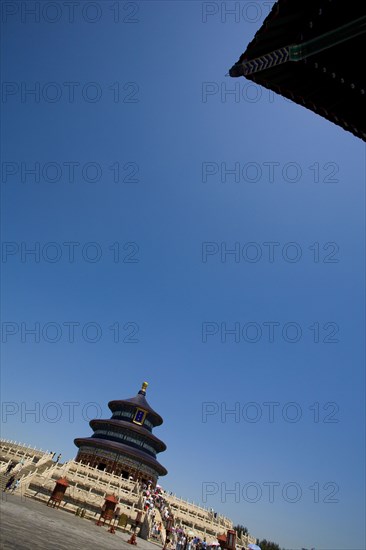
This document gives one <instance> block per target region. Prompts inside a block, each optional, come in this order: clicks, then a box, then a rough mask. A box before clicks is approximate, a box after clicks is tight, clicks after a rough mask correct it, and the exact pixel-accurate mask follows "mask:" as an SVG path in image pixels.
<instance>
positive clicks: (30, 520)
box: [0, 493, 161, 550]
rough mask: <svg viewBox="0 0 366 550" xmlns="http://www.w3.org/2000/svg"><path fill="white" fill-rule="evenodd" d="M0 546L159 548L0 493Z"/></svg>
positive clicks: (9, 549)
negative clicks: (135, 542)
mask: <svg viewBox="0 0 366 550" xmlns="http://www.w3.org/2000/svg"><path fill="white" fill-rule="evenodd" d="M0 522H1V535H0V548H1V549H2V550H13V549H16V550H33V549H34V550H84V549H85V550H94V549H95V550H114V549H117V548H118V549H119V550H132V549H133V548H136V549H137V550H158V549H159V548H161V545H159V546H158V545H156V544H153V543H151V542H147V541H145V540H142V539H140V538H137V546H131V545H130V544H128V543H127V540H128V539H129V538H130V535H129V534H128V533H122V532H117V533H116V534H114V535H112V534H111V533H108V527H106V526H105V527H103V526H101V527H97V526H96V525H95V523H94V522H93V521H90V520H86V519H83V518H79V517H78V516H75V515H73V514H70V513H69V512H65V511H63V510H62V509H60V510H56V509H54V508H49V507H47V506H46V505H45V504H44V503H41V502H37V501H35V500H32V499H28V498H24V497H23V498H21V497H20V496H17V495H12V494H8V493H1V500H0Z"/></svg>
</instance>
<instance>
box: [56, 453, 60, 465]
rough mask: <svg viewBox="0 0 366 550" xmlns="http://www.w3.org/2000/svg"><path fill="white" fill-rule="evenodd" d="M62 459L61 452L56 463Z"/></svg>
mask: <svg viewBox="0 0 366 550" xmlns="http://www.w3.org/2000/svg"><path fill="white" fill-rule="evenodd" d="M60 460H61V453H60V454H58V455H57V458H56V464H57V463H58V462H60Z"/></svg>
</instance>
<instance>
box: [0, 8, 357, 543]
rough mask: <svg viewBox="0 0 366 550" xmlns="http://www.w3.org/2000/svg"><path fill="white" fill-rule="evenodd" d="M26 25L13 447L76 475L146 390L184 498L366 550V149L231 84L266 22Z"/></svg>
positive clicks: (16, 145)
mask: <svg viewBox="0 0 366 550" xmlns="http://www.w3.org/2000/svg"><path fill="white" fill-rule="evenodd" d="M5 4H6V5H7V7H6V12H3V21H5V22H3V24H2V35H3V37H2V65H3V70H2V81H3V103H2V111H3V125H2V138H3V144H2V163H3V164H2V168H3V173H2V184H1V185H2V196H3V201H2V204H3V222H2V235H3V241H4V244H3V251H2V261H3V263H2V269H3V287H2V289H3V293H2V323H3V325H2V328H3V346H2V348H3V352H2V382H3V384H2V391H3V396H2V397H3V401H4V403H3V414H2V420H3V429H2V436H3V437H8V438H10V439H14V440H17V441H22V442H26V443H30V444H32V445H36V446H38V447H42V448H44V449H49V450H53V451H57V452H62V454H63V457H64V458H65V459H70V458H73V457H74V456H75V454H76V448H75V447H74V445H73V439H74V437H80V436H87V435H90V434H91V430H90V428H89V426H88V417H89V418H93V417H94V416H96V414H97V415H99V416H103V417H109V416H110V411H109V410H108V408H107V403H108V401H109V400H111V399H118V398H124V397H131V396H133V395H135V393H136V392H137V391H138V390H139V388H140V384H141V382H142V381H143V380H145V379H146V380H147V381H148V382H149V383H150V385H149V388H148V399H149V401H150V403H151V405H152V406H153V407H154V408H156V409H157V410H158V412H159V413H160V414H161V415H162V416H163V418H164V419H165V422H164V424H163V426H162V427H160V428H158V429H157V430H156V435H157V436H158V437H160V438H161V439H163V440H164V441H165V442H166V444H167V446H168V449H167V451H166V452H165V453H164V454H163V455H160V460H161V462H162V464H164V465H165V466H166V467H167V469H168V471H169V474H168V476H167V477H166V478H165V479H162V480H161V481H162V484H163V485H164V486H166V487H167V488H168V489H169V490H173V491H175V492H176V493H178V494H179V495H181V496H183V497H185V498H189V499H190V500H194V501H195V502H201V503H205V505H206V506H208V507H213V508H214V509H216V510H218V511H219V512H220V513H223V514H225V515H227V516H229V517H231V518H232V519H233V520H234V521H235V522H239V523H242V524H244V525H246V526H247V527H248V528H249V530H250V532H251V533H253V534H254V535H255V536H257V537H259V538H267V539H271V540H274V541H276V542H278V543H279V544H280V545H281V546H283V547H286V548H301V547H308V548H310V547H315V548H316V549H317V550H346V549H347V550H351V549H352V550H362V549H364V548H365V540H364V487H365V483H364V468H363V464H364V440H363V433H364V343H365V341H364V334H365V319H364V280H365V270H364V259H363V256H364V244H365V243H364V238H365V237H364V229H365V176H364V173H365V146H364V143H363V142H361V141H360V140H357V139H356V138H355V137H353V136H352V135H351V134H350V133H347V132H345V131H343V130H342V129H340V128H339V127H337V126H335V125H333V124H331V123H330V122H328V121H326V120H325V119H322V118H320V117H318V116H316V115H315V114H313V113H312V112H310V111H306V110H305V109H303V108H301V107H300V106H297V105H295V104H292V103H290V102H288V101H285V100H283V99H282V98H281V97H279V96H275V95H273V94H270V93H269V92H268V91H266V90H264V89H260V88H258V87H256V86H253V85H252V84H250V83H249V82H248V81H246V80H245V79H236V80H234V79H230V78H227V77H225V74H226V73H227V71H228V69H229V68H230V67H231V65H232V64H233V63H234V62H235V61H236V60H237V58H238V57H239V55H240V53H241V52H243V51H244V49H245V47H246V45H247V43H248V42H249V41H250V40H251V39H252V37H253V35H254V33H255V32H256V30H257V29H258V28H259V27H260V25H261V21H262V20H263V18H264V17H265V15H266V14H267V13H268V10H269V7H270V5H269V4H266V3H265V2H263V3H261V4H260V3H259V2H258V3H256V2H247V3H245V2H242V3H240V8H241V11H240V14H239V16H238V15H237V16H236V17H237V21H235V18H234V16H230V15H227V14H225V11H224V7H225V6H224V4H225V3H221V2H219V3H215V2H213V3H212V2H211V3H209V4H207V3H206V4H205V3H203V4H202V3H201V2H198V1H190V2H178V1H174V2H173V1H172V2H168V1H167V2H155V1H151V2H129V3H125V4H124V3H122V2H121V3H119V7H120V13H119V14H118V13H117V12H116V6H117V5H118V3H116V2H109V0H103V2H99V3H98V2H97V3H90V2H80V3H79V4H78V5H75V7H74V9H75V11H74V13H73V14H72V13H71V12H70V11H69V10H71V8H70V7H66V6H65V5H64V3H63V2H56V4H57V6H58V7H59V9H57V10H56V8H55V3H53V4H52V3H49V4H50V5H49V7H48V11H46V12H42V13H40V15H39V21H35V19H34V18H35V17H38V16H37V15H36V16H34V15H31V14H29V13H28V12H24V11H23V13H22V12H21V3H20V2H8V3H4V2H3V6H2V7H3V8H4V5H5ZM25 4H26V6H27V7H28V8H29V7H31V6H32V5H34V2H27V3H24V5H25ZM51 4H52V5H51ZM231 4H234V3H229V2H227V3H226V6H227V7H230V5H231ZM256 5H257V7H258V10H257V11H256V10H255V7H256ZM52 6H53V7H52ZM4 9H5V8H4ZM23 9H24V8H23ZM17 10H18V11H17ZM113 10H114V11H113ZM207 10H208V11H209V12H210V13H211V12H212V14H209V13H208V11H207ZM216 12H217V13H216ZM118 18H119V20H118ZM93 19H95V22H94V23H91V22H90V21H91V20H93ZM114 19H117V22H115V21H114ZM52 20H55V22H53V23H52ZM204 20H205V21H206V22H204ZM72 21H73V22H72ZM37 83H38V84H37ZM72 83H73V84H72ZM32 87H33V88H34V89H35V93H34V94H33V95H32V94H30V93H27V91H28V92H29V90H30V88H32ZM230 90H234V92H235V93H234V94H227V95H226V94H225V92H228V91H230ZM118 94H119V95H118ZM235 94H237V95H235ZM35 163H38V165H36V164H35ZM50 163H51V164H50ZM32 167H33V168H34V167H35V169H36V171H38V173H39V176H38V174H37V173H36V175H32V174H30V173H29V172H27V170H28V169H29V168H32ZM111 167H112V168H111ZM233 168H236V170H239V171H240V173H239V174H238V173H237V174H236V176H235V174H234V175H233V174H230V173H226V172H225V169H227V170H230V169H233ZM118 170H119V173H118ZM37 178H38V179H39V181H35V180H36V179H37ZM114 179H117V180H119V181H116V182H115V181H114ZM52 180H53V181H52ZM93 180H94V181H93ZM236 180H237V181H236ZM37 243H38V244H37ZM65 243H66V244H65ZM71 243H76V244H71ZM88 243H89V244H88ZM207 243H210V244H207ZM235 243H237V244H235ZM264 243H267V244H264ZM268 243H272V244H268ZM273 243H276V244H273ZM291 243H292V244H291ZM32 247H33V248H34V250H35V251H36V253H35V254H33V255H32V254H27V253H26V250H28V249H30V248H32ZM232 249H235V250H236V254H239V256H238V255H234V254H225V252H227V251H229V250H232ZM271 254H272V255H271ZM93 259H95V261H93ZM52 260H55V261H52ZM254 260H257V261H254ZM36 323H38V325H36ZM32 327H33V328H36V334H33V335H32V334H30V333H27V332H26V331H27V329H30V328H32ZM110 327H112V328H110ZM118 329H119V330H118ZM232 329H235V330H236V333H234V334H233V333H228V332H225V330H232ZM272 331H273V332H272ZM36 340H39V341H36ZM52 340H54V341H53V342H52ZM93 340H95V341H94V342H93ZM115 340H117V341H115ZM71 403H73V405H72V404H71ZM91 403H96V404H97V405H91ZM266 403H276V404H275V405H266ZM271 407H272V409H273V416H272V417H271V416H270V410H271ZM32 409H33V410H35V413H34V414H31V413H29V412H27V411H30V410H32ZM71 409H73V410H74V415H72V414H71ZM233 409H234V410H236V411H237V413H238V415H239V416H235V415H234V414H231V415H230V414H225V411H228V410H233ZM203 413H204V414H203ZM209 413H210V414H209ZM52 420H54V421H52ZM253 420H256V421H253ZM271 420H273V421H271ZM292 420H297V421H292ZM271 487H272V489H273V491H274V493H273V497H272V493H270V488H271ZM233 489H235V490H236V493H235V494H229V492H228V491H230V490H233ZM254 501H256V502H254ZM291 501H292V502H291Z"/></svg>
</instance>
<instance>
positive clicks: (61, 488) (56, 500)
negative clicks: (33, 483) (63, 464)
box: [47, 477, 69, 508]
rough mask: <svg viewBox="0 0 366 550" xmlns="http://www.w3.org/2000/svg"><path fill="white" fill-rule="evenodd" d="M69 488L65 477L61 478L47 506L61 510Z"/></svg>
mask: <svg viewBox="0 0 366 550" xmlns="http://www.w3.org/2000/svg"><path fill="white" fill-rule="evenodd" d="M68 486H69V483H68V481H67V479H66V478H64V477H60V479H58V480H57V481H56V485H55V488H54V490H53V491H52V495H51V496H50V498H49V499H48V502H47V506H52V508H59V507H60V504H61V502H62V500H63V498H64V496H65V491H66V489H67V488H68Z"/></svg>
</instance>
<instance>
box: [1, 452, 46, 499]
mask: <svg viewBox="0 0 366 550" xmlns="http://www.w3.org/2000/svg"><path fill="white" fill-rule="evenodd" d="M18 464H19V463H18ZM52 464H53V461H52V460H51V459H50V460H47V462H43V463H42V464H41V465H40V466H37V463H36V462H32V463H31V464H28V465H25V466H23V468H20V469H17V466H15V467H14V469H13V470H12V471H11V472H9V473H8V474H6V473H2V474H0V491H1V492H2V491H4V489H5V486H6V484H7V482H8V480H9V479H10V478H11V476H15V479H20V480H22V478H23V477H25V476H27V475H28V474H30V473H31V472H35V471H37V473H40V474H41V473H42V472H44V471H45V470H46V469H47V468H49V467H50V466H51V465H52ZM14 470H15V471H14Z"/></svg>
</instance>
